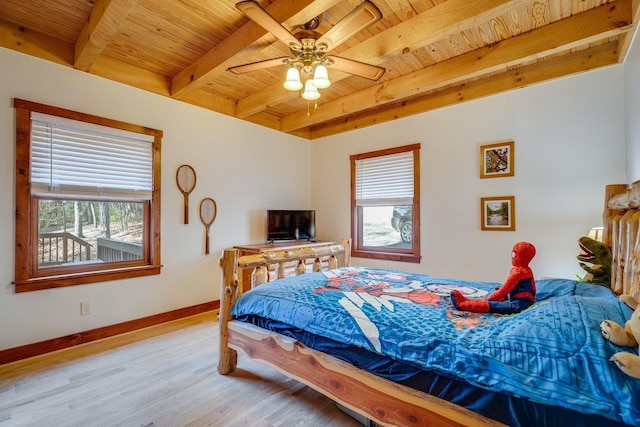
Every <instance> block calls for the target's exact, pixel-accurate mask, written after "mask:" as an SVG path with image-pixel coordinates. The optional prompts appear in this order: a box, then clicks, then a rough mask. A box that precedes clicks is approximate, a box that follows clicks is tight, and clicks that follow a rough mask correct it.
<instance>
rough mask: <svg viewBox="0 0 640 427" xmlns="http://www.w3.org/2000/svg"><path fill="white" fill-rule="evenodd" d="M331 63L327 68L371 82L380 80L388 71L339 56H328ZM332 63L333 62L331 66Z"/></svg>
mask: <svg viewBox="0 0 640 427" xmlns="http://www.w3.org/2000/svg"><path fill="white" fill-rule="evenodd" d="M327 59H329V60H330V61H329V63H327V67H330V68H335V69H336V70H340V71H344V72H345V73H350V74H355V75H356V76H360V77H364V78H367V79H369V80H378V79H380V77H382V75H383V74H384V73H385V71H387V70H386V69H385V68H384V67H378V66H377V65H371V64H366V63H364V62H360V61H354V60H353V59H347V58H341V57H339V56H333V55H329V56H327ZM330 62H333V63H332V64H330Z"/></svg>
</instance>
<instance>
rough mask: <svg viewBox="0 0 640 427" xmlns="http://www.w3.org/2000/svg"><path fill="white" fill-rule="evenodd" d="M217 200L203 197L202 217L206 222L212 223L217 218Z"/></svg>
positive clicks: (201, 204) (201, 203) (201, 205)
mask: <svg viewBox="0 0 640 427" xmlns="http://www.w3.org/2000/svg"><path fill="white" fill-rule="evenodd" d="M216 213H217V209H216V202H214V201H213V199H209V198H207V199H203V200H202V202H200V219H201V220H202V222H203V223H205V224H211V223H213V221H214V220H215V219H216Z"/></svg>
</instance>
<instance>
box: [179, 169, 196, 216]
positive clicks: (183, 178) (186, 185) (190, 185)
mask: <svg viewBox="0 0 640 427" xmlns="http://www.w3.org/2000/svg"><path fill="white" fill-rule="evenodd" d="M176 182H177V183H178V188H179V189H180V191H181V192H182V195H183V196H184V223H185V224H189V195H190V194H191V192H192V191H193V189H194V188H195V187H196V171H195V170H194V169H193V168H192V167H191V166H189V165H182V166H180V167H179V168H178V171H177V172H176Z"/></svg>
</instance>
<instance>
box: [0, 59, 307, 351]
mask: <svg viewBox="0 0 640 427" xmlns="http://www.w3.org/2000/svg"><path fill="white" fill-rule="evenodd" d="M0 64H2V65H0V200H2V203H1V204H0V253H2V254H3V256H2V257H0V331H2V332H0V349H5V348H12V347H16V346H19V345H23V344H28V343H33V342H38V341H42V340H46V339H51V338H56V337H60V336H64V335H67V334H71V333H75V332H80V331H84V330H89V329H93V328H97V327H101V326H106V325H111V324H115V323H119V322H124V321H127V320H132V319H136V318H140V317H144V316H149V315H152V314H157V313H161V312H166V311H170V310H174V309H178V308H182V307H188V306H192V305H196V304H200V303H203V302H207V301H213V300H216V299H218V298H219V288H220V269H219V267H218V264H217V261H218V258H219V257H220V253H221V250H222V249H223V248H225V247H228V246H233V245H234V244H246V243H257V242H260V241H264V235H265V234H264V225H265V218H264V214H265V212H266V209H268V208H283V209H309V208H310V196H309V188H310V176H309V172H308V171H309V168H310V160H309V159H310V143H309V142H308V141H306V140H303V139H300V138H296V137H292V136H288V135H285V134H282V133H279V132H275V131H271V130H268V129H266V128H264V127H260V126H256V125H251V124H248V123H246V122H242V121H239V120H235V119H232V118H230V117H226V116H223V115H220V114H217V113H213V112H211V111H207V110H205V109H201V108H197V107H194V106H190V105H188V104H185V103H181V102H177V101H173V100H170V99H168V98H166V97H162V96H159V95H154V94H151V93H148V92H145V91H142V90H138V89H133V88H131V87H127V86H124V85H121V84H118V83H114V82H110V81H108V80H105V79H102V78H99V77H96V76H92V75H89V74H86V73H83V72H80V71H75V70H72V69H69V68H66V67H62V66H58V65H55V64H52V63H49V62H46V61H42V60H39V59H35V58H33V57H30V56H27V55H22V54H19V53H16V52H14V51H11V50H6V49H2V48H0ZM14 97H17V98H22V99H26V100H30V101H35V102H40V103H44V104H49V105H53V106H58V107H63V108H67V109H71V110H77V111H82V112H85V113H91V114H96V115H99V116H103V117H109V118H113V119H118V120H123V121H127V122H131V123H135V124H139V125H143V126H148V127H152V128H156V129H161V130H163V131H164V138H163V143H162V144H163V145H162V172H163V174H162V241H161V243H162V263H163V265H164V267H163V268H162V274H160V275H159V276H150V277H144V278H137V279H130V280H121V281H114V282H106V283H97V284H88V285H81V286H73V287H70V288H60V289H51V290H44V291H36V292H27V293H21V294H15V293H14V288H13V285H11V281H12V280H13V277H14V274H13V270H14V258H13V246H14V211H15V203H14V199H15V197H14V173H15V172H14V171H15V157H14V153H15V147H14V146H15V119H14V117H15V116H14V109H13V108H12V99H13V98H14ZM183 163H187V164H191V165H192V166H193V167H194V168H195V170H196V172H197V174H198V184H197V187H196V189H195V191H194V193H193V194H192V196H191V206H192V207H191V212H190V224H189V225H184V224H183V223H182V219H183V218H182V212H183V210H182V195H181V193H180V192H179V191H178V189H177V187H176V184H175V171H176V168H177V167H178V166H179V165H180V164H183ZM207 196H210V197H213V198H214V199H215V200H216V202H217V205H218V216H217V219H216V221H215V222H214V224H213V225H212V227H211V254H210V255H209V256H205V255H204V228H203V226H202V224H201V223H200V221H199V218H198V213H197V203H198V202H199V200H200V199H202V198H203V197H207ZM84 300H89V301H91V303H92V306H93V314H91V315H89V316H82V317H81V316H80V308H79V304H80V301H84Z"/></svg>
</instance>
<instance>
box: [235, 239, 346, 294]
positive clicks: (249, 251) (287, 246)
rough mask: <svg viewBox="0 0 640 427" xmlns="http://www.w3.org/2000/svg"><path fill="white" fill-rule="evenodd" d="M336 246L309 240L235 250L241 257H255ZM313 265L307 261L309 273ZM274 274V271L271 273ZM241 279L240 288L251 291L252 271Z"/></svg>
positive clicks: (290, 273)
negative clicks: (257, 255)
mask: <svg viewBox="0 0 640 427" xmlns="http://www.w3.org/2000/svg"><path fill="white" fill-rule="evenodd" d="M331 245H335V242H322V241H314V242H310V241H308V240H287V241H286V242H274V243H258V244H253V245H237V246H234V247H233V248H234V249H238V252H239V256H244V255H255V254H259V253H263V252H273V251H288V250H294V249H302V248H317V247H322V246H331ZM312 263H313V259H310V260H308V261H307V271H311V268H312V267H311V264H312ZM294 267H295V266H291V268H290V272H287V273H285V275H286V276H289V275H292V274H293V271H294ZM269 274H272V271H270V272H269ZM239 279H240V287H241V289H242V292H245V291H247V290H249V289H251V271H248V270H244V271H243V272H242V275H241V277H240V278H239Z"/></svg>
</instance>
